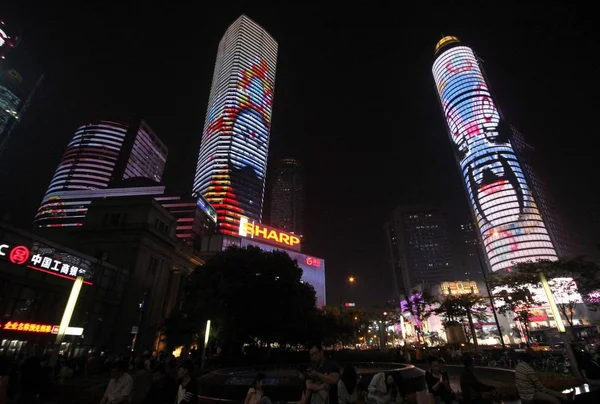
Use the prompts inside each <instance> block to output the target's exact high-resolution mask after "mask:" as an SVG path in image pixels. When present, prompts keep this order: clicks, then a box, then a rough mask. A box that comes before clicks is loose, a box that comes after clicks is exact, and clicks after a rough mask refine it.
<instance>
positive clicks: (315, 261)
mask: <svg viewBox="0 0 600 404" xmlns="http://www.w3.org/2000/svg"><path fill="white" fill-rule="evenodd" d="M304 262H305V263H306V265H310V266H311V267H317V268H320V267H321V260H320V259H319V258H313V257H306V259H305V260H304Z"/></svg>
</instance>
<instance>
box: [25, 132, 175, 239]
mask: <svg viewBox="0 0 600 404" xmlns="http://www.w3.org/2000/svg"><path fill="white" fill-rule="evenodd" d="M166 160H167V147H166V146H165V145H164V144H163V143H162V142H161V141H160V139H159V138H158V137H157V136H156V135H155V134H154V132H152V129H150V127H149V126H148V125H147V124H146V123H145V122H144V121H140V120H137V121H134V122H131V123H121V122H113V121H100V120H99V121H94V122H90V123H88V124H85V125H83V126H81V127H79V128H78V129H77V131H75V136H74V137H73V139H72V140H71V142H70V143H69V144H68V146H67V150H66V151H65V153H64V154H63V157H62V160H61V161H60V164H59V165H58V169H57V170H56V172H55V173H54V176H53V177H52V180H51V181H50V186H49V187H48V190H47V191H46V195H45V196H44V199H43V200H42V204H41V206H40V208H39V210H38V213H37V215H36V216H35V219H34V223H35V224H36V225H37V226H40V227H61V226H73V225H80V224H73V223H80V222H81V221H79V222H78V221H77V220H75V221H73V219H77V218H78V216H80V217H81V218H83V217H85V212H87V208H86V209H85V211H83V210H82V208H81V207H79V206H78V205H77V204H75V205H73V206H70V204H69V203H68V202H66V201H63V200H62V198H61V195H62V194H63V193H64V192H65V191H82V190H99V189H104V188H107V187H108V186H109V185H110V184H111V183H112V182H113V181H120V180H124V179H128V178H139V177H141V178H149V179H151V180H153V181H155V182H157V183H158V182H160V180H161V179H162V174H163V171H164V168H165V162H166ZM87 202H88V204H89V201H87Z"/></svg>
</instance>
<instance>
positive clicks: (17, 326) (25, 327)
mask: <svg viewBox="0 0 600 404" xmlns="http://www.w3.org/2000/svg"><path fill="white" fill-rule="evenodd" d="M1 328H2V329H3V330H12V331H26V332H40V333H44V334H58V329H59V326H57V325H48V324H38V323H24V322H21V321H9V322H8V323H6V324H4V325H3V326H1Z"/></svg>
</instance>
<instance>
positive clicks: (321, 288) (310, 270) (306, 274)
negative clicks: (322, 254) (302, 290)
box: [241, 238, 327, 307]
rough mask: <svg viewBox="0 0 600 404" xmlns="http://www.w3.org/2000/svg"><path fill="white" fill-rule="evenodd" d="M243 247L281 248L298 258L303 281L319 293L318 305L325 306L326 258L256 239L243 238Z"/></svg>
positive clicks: (265, 249) (293, 257)
mask: <svg viewBox="0 0 600 404" xmlns="http://www.w3.org/2000/svg"><path fill="white" fill-rule="evenodd" d="M241 246H242V247H247V246H255V247H258V248H260V249H261V250H264V251H274V250H280V251H284V252H285V253H287V254H288V255H289V256H290V257H291V258H292V259H294V260H296V262H297V263H298V266H299V267H300V268H301V269H302V281H303V282H306V283H308V284H309V285H311V286H312V287H313V288H314V289H315V292H316V295H317V307H323V306H325V304H326V302H327V300H326V295H325V260H324V259H322V258H316V257H311V256H309V255H305V254H300V253H298V252H295V251H290V250H286V249H283V248H281V247H276V246H272V245H268V244H264V243H261V242H258V241H256V240H252V239H248V238H243V239H242V244H241Z"/></svg>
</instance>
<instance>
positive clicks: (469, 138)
mask: <svg viewBox="0 0 600 404" xmlns="http://www.w3.org/2000/svg"><path fill="white" fill-rule="evenodd" d="M442 42H443V43H442ZM440 44H441V45H440V46H439V47H438V48H437V57H436V60H435V62H434V64H433V76H434V79H435V84H436V88H437V91H438V95H439V99H440V103H441V106H442V109H443V112H444V115H445V117H446V121H447V126H448V129H449V134H450V137H451V140H452V143H453V145H454V148H455V152H456V153H455V154H456V157H457V160H458V164H459V166H460V170H461V174H462V176H463V178H464V181H465V184H466V189H467V193H468V198H469V201H470V202H471V206H472V209H473V212H474V215H475V218H476V221H477V225H478V227H479V231H480V233H481V237H482V239H483V243H484V246H485V251H486V253H487V257H488V260H489V263H490V266H491V269H492V271H497V270H499V269H504V268H510V267H511V266H512V265H513V264H515V263H519V262H524V261H530V260H532V261H536V260H538V259H549V260H554V259H556V258H557V255H556V251H555V248H554V245H553V243H552V241H551V239H550V236H549V234H548V230H547V228H546V225H545V223H544V221H543V220H542V217H541V215H540V211H539V208H538V206H537V204H536V201H535V200H534V196H533V193H532V191H531V188H530V186H529V184H528V181H527V179H526V177H525V175H524V173H523V170H522V168H521V164H520V163H519V161H518V159H517V156H516V154H515V151H514V149H513V146H512V144H511V142H510V140H509V132H508V131H509V130H510V128H509V127H508V125H506V124H505V122H504V121H503V119H502V117H501V115H500V113H499V111H498V108H497V106H496V103H495V102H494V100H493V99H492V96H491V93H490V90H489V88H488V85H487V83H486V81H485V78H484V76H483V74H482V71H481V69H480V67H479V63H478V60H477V58H476V57H475V54H474V53H473V51H472V50H471V49H470V48H468V47H466V46H462V45H460V43H459V42H458V40H457V39H456V38H453V37H452V38H451V39H450V40H446V38H444V39H442V41H440Z"/></svg>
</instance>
